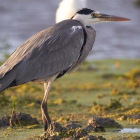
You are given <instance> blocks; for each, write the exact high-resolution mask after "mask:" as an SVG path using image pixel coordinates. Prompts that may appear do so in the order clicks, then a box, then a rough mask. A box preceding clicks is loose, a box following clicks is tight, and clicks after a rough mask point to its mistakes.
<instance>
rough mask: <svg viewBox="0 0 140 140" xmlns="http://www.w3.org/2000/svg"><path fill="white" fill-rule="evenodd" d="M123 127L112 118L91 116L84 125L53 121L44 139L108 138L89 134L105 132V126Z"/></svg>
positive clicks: (96, 139) (87, 139) (101, 139)
mask: <svg viewBox="0 0 140 140" xmlns="http://www.w3.org/2000/svg"><path fill="white" fill-rule="evenodd" d="M109 127H110V128H112V127H113V128H121V125H120V124H118V123H117V122H115V120H113V119H110V118H93V117H92V118H90V119H89V120H88V125H87V126H86V127H82V125H81V124H80V123H79V122H74V121H72V122H69V123H67V124H64V127H62V126H61V125H60V124H59V123H58V122H53V123H52V124H51V127H50V128H49V129H48V130H47V131H46V132H45V135H44V136H43V137H39V139H43V140H54V139H55V140H79V139H81V140H106V139H105V138H103V137H102V136H93V135H89V133H90V132H105V128H109Z"/></svg>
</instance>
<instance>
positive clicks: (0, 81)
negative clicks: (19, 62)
mask: <svg viewBox="0 0 140 140" xmlns="http://www.w3.org/2000/svg"><path fill="white" fill-rule="evenodd" d="M14 83H15V70H10V71H7V69H6V68H3V67H1V68H0V92H2V91H3V90H5V89H6V88H8V87H12V86H14Z"/></svg>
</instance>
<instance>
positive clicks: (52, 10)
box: [0, 0, 140, 60]
mask: <svg viewBox="0 0 140 140" xmlns="http://www.w3.org/2000/svg"><path fill="white" fill-rule="evenodd" d="M75 1H78V0H75ZM85 1H86V6H85V7H88V8H91V9H94V10H97V11H100V12H102V13H106V14H112V15H118V16H122V17H126V18H130V19H131V21H128V22H114V23H101V24H97V25H93V28H94V29H95V30H96V33H97V37H96V41H95V44H94V47H93V51H92V52H91V54H90V55H89V57H88V60H97V59H109V58H119V59H128V58H129V59H134V58H140V53H139V52H140V0H111V1H110V0H85ZM60 2H61V0H30V1H29V0H0V53H1V57H0V58H1V59H2V58H3V56H2V55H3V54H5V53H12V52H13V51H14V50H15V49H16V48H17V47H19V46H20V45H21V44H22V43H23V42H24V41H25V40H27V39H28V38H29V37H31V36H32V35H34V34H35V33H37V32H39V31H41V30H43V29H45V28H48V27H50V26H52V25H54V24H55V16H56V10H57V8H58V5H59V3H60ZM79 4H80V3H79ZM64 12H65V11H64Z"/></svg>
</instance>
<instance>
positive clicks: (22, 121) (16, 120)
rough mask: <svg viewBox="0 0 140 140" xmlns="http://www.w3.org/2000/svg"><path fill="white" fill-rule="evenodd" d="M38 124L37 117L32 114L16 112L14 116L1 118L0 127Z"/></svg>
mask: <svg viewBox="0 0 140 140" xmlns="http://www.w3.org/2000/svg"><path fill="white" fill-rule="evenodd" d="M34 124H38V121H37V119H36V118H33V117H31V115H30V114H25V113H21V112H19V113H14V114H13V116H12V117H11V115H10V116H6V115H5V116H3V117H1V118H0V128H2V127H3V128H7V127H9V126H18V125H19V126H20V125H21V126H23V125H34Z"/></svg>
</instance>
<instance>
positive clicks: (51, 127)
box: [45, 122, 63, 136]
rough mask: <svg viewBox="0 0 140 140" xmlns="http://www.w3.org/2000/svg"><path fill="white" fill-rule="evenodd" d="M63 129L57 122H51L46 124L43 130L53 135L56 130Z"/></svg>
mask: <svg viewBox="0 0 140 140" xmlns="http://www.w3.org/2000/svg"><path fill="white" fill-rule="evenodd" d="M62 130H63V127H62V126H61V125H60V124H59V123H57V122H52V123H51V124H49V125H48V129H47V130H46V131H45V132H46V135H50V136H52V135H55V133H56V132H61V131H62Z"/></svg>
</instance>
